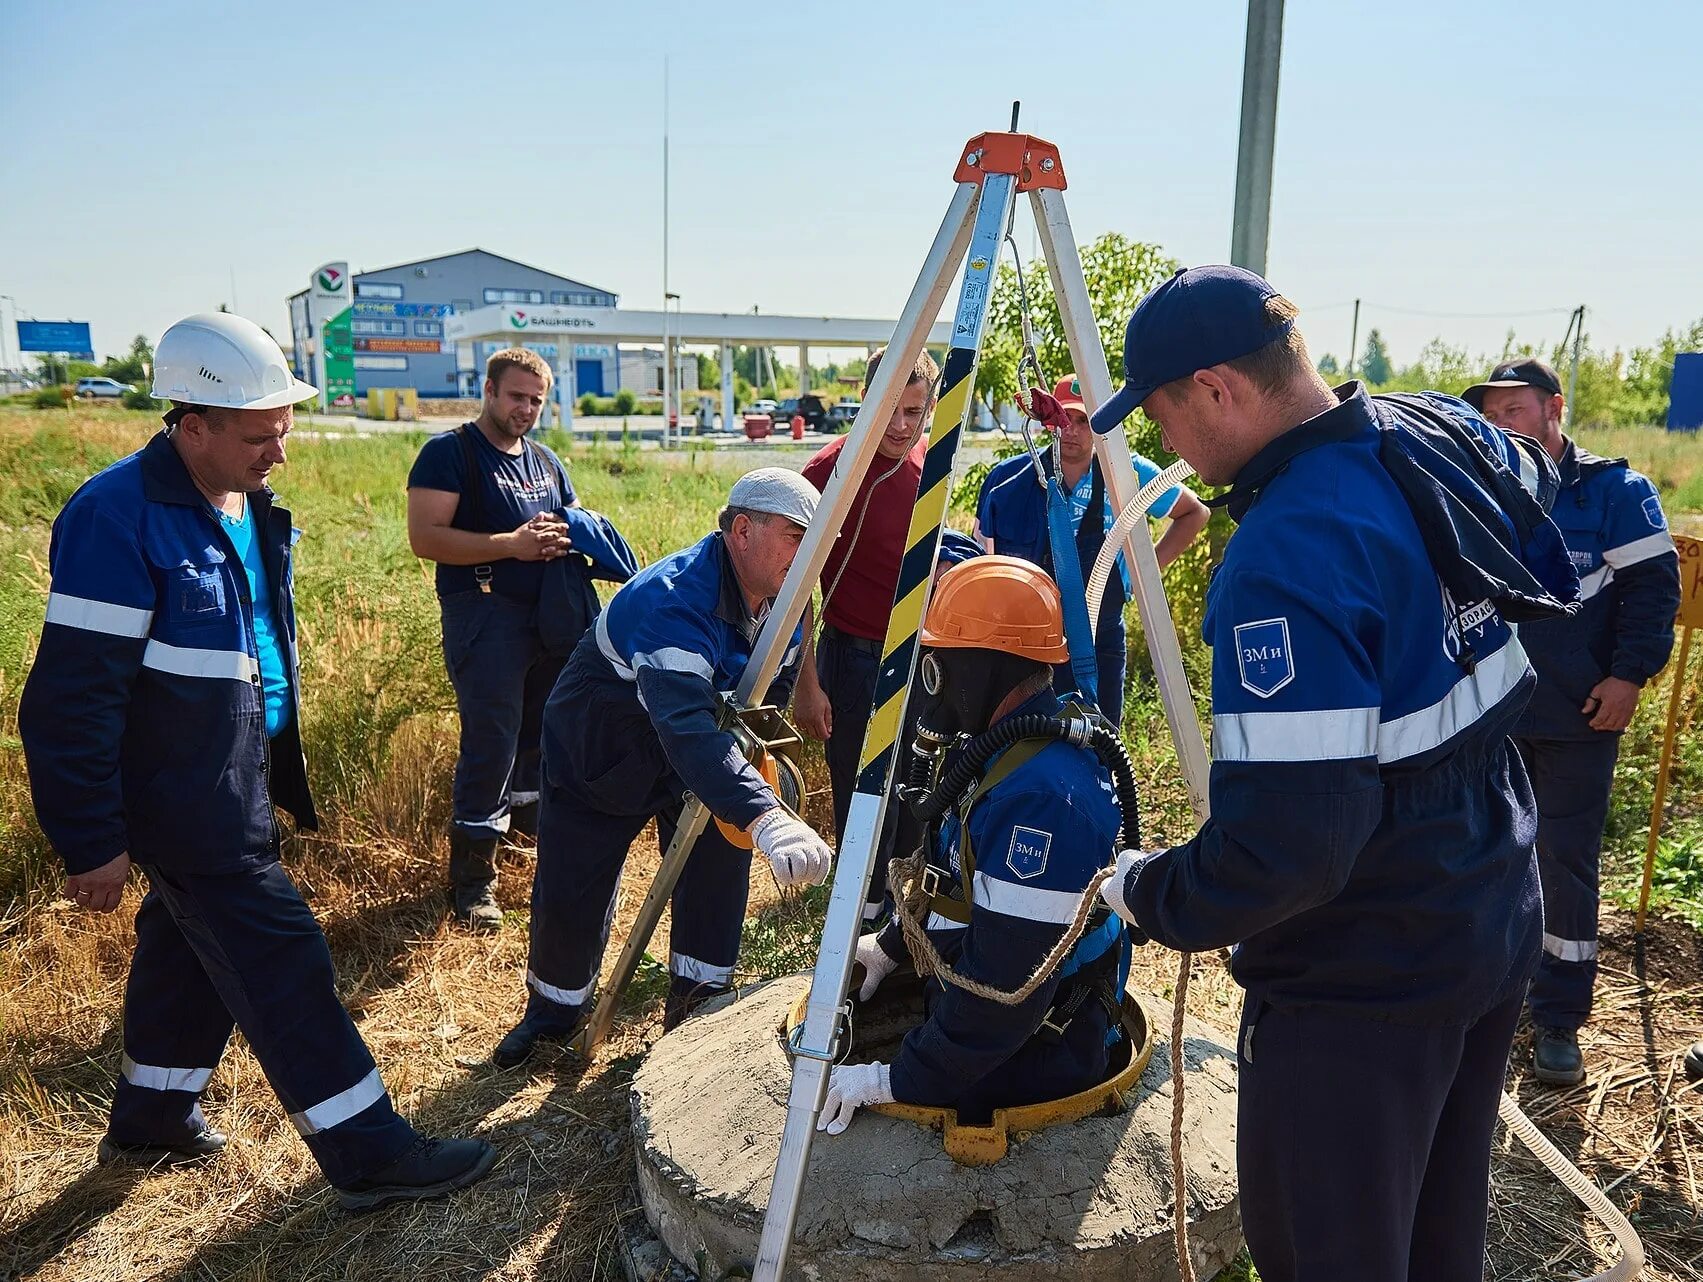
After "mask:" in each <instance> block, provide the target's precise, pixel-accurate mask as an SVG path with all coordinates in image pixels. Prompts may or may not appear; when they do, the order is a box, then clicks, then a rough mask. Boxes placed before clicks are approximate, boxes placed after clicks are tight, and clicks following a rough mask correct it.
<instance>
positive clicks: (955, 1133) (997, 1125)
mask: <svg viewBox="0 0 1703 1282" xmlns="http://www.w3.org/2000/svg"><path fill="white" fill-rule="evenodd" d="M809 1000H810V994H809V992H808V991H806V992H804V993H800V994H799V997H798V1000H797V1001H796V1002H794V1003H793V1006H792V1010H791V1011H790V1012H789V1013H788V1015H787V1021H786V1029H785V1033H786V1038H785V1040H786V1041H788V1043H790V1041H791V1037H792V1035H793V1034H794V1033H796V1032H797V1030H798V1028H799V1026H800V1025H802V1024H803V1023H804V1008H805V1005H806V1004H807V1003H808V1002H809ZM1122 1010H1123V1028H1124V1034H1125V1036H1127V1037H1128V1038H1129V1044H1130V1046H1132V1047H1133V1048H1134V1053H1133V1054H1132V1055H1131V1056H1130V1061H1129V1064H1128V1065H1127V1066H1126V1067H1125V1068H1124V1069H1123V1070H1122V1071H1120V1072H1118V1073H1116V1074H1114V1075H1113V1076H1111V1077H1109V1078H1107V1079H1106V1080H1105V1081H1103V1082H1101V1083H1100V1084H1099V1085H1097V1086H1091V1087H1089V1088H1088V1089H1087V1090H1085V1091H1078V1092H1077V1093H1076V1094H1074V1095H1066V1096H1065V1097H1063V1098H1062V1099H1055V1100H1043V1101H1041V1102H1040V1103H1038V1104H1023V1105H1019V1106H1017V1107H1014V1108H996V1109H995V1110H994V1111H993V1120H992V1121H991V1122H990V1123H989V1124H988V1125H986V1126H971V1125H967V1124H965V1123H962V1122H960V1121H959V1120H958V1110H957V1109H954V1108H929V1107H926V1106H924V1105H921V1104H874V1105H871V1106H870V1107H872V1108H873V1109H874V1110H875V1111H876V1112H877V1113H884V1114H886V1115H887V1116H888V1117H897V1118H900V1119H902V1120H904V1121H907V1122H915V1123H916V1124H917V1125H919V1126H927V1127H931V1128H932V1129H934V1130H936V1131H939V1132H940V1138H941V1144H942V1146H943V1147H944V1148H945V1149H946V1155H947V1156H948V1157H950V1158H951V1159H952V1160H953V1161H954V1162H957V1163H958V1164H959V1165H960V1166H989V1165H991V1164H992V1163H994V1162H997V1161H999V1159H1000V1158H1002V1157H1004V1156H1005V1154H1006V1152H1007V1150H1008V1149H1009V1148H1010V1145H1011V1139H1012V1137H1013V1136H1015V1137H1016V1138H1017V1139H1018V1141H1022V1140H1024V1139H1026V1138H1027V1137H1028V1136H1029V1135H1030V1134H1031V1133H1033V1132H1035V1131H1039V1130H1042V1129H1044V1128H1045V1127H1048V1126H1059V1125H1062V1124H1064V1123H1066V1122H1079V1121H1081V1120H1082V1119H1083V1118H1085V1117H1092V1116H1093V1115H1094V1114H1095V1113H1100V1112H1104V1111H1107V1110H1108V1109H1110V1110H1112V1111H1116V1112H1121V1111H1122V1110H1123V1107H1124V1097H1125V1096H1126V1095H1128V1094H1129V1093H1130V1092H1131V1091H1132V1090H1134V1089H1135V1084H1136V1083H1137V1082H1138V1081H1140V1080H1141V1075H1142V1073H1144V1072H1145V1071H1146V1070H1147V1062H1148V1061H1149V1060H1150V1059H1152V1058H1153V1029H1152V1027H1151V1026H1150V1025H1149V1024H1148V1022H1147V1012H1146V1011H1144V1010H1143V1009H1142V1008H1141V1003H1140V1002H1138V1001H1136V1000H1135V998H1133V997H1131V996H1130V995H1129V994H1128V993H1125V994H1124V995H1123V1007H1122Z"/></svg>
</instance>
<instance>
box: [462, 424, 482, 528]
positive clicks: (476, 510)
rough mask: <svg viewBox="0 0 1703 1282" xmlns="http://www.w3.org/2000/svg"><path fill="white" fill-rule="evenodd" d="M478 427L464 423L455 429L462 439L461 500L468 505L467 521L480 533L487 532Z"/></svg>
mask: <svg viewBox="0 0 1703 1282" xmlns="http://www.w3.org/2000/svg"><path fill="white" fill-rule="evenodd" d="M477 430H478V429H477V428H475V427H474V426H473V425H472V424H471V423H463V424H462V425H461V426H460V427H458V428H456V429H455V434H456V436H457V437H459V438H460V440H461V464H462V467H461V470H462V478H461V501H462V502H463V503H465V504H466V505H467V523H468V525H469V526H471V527H472V528H473V529H474V530H475V531H476V532H478V533H481V534H483V533H485V491H484V488H483V487H482V486H481V485H480V484H479V450H478V447H477V446H476V445H474V443H473V433H474V432H475V431H477Z"/></svg>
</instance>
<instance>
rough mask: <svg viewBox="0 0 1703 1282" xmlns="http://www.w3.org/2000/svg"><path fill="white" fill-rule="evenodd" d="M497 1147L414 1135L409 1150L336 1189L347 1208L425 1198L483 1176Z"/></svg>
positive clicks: (368, 1207)
mask: <svg viewBox="0 0 1703 1282" xmlns="http://www.w3.org/2000/svg"><path fill="white" fill-rule="evenodd" d="M496 1160H497V1150H496V1149H494V1148H492V1147H491V1146H490V1145H489V1144H487V1143H485V1141H484V1140H472V1139H468V1140H432V1139H427V1138H426V1137H425V1136H424V1135H421V1136H419V1137H418V1138H416V1139H415V1141H414V1143H413V1144H412V1145H411V1146H410V1147H409V1149H408V1151H407V1152H406V1153H404V1154H403V1155H402V1156H401V1157H399V1158H397V1159H396V1160H395V1161H394V1162H392V1163H391V1164H390V1165H389V1166H386V1167H381V1168H380V1169H379V1170H376V1171H374V1172H373V1173H372V1174H371V1175H369V1176H368V1177H367V1178H366V1179H364V1180H356V1181H355V1182H354V1183H353V1184H345V1185H341V1186H339V1188H338V1189H337V1200H338V1201H339V1202H341V1203H342V1204H343V1209H344V1210H347V1211H376V1210H377V1209H378V1208H379V1207H381V1206H389V1205H390V1204H391V1203H392V1202H424V1201H426V1200H428V1199H429V1198H434V1197H442V1196H443V1195H444V1194H446V1193H453V1192H454V1191H455V1190H456V1189H460V1188H466V1187H467V1186H468V1185H469V1184H472V1183H475V1182H476V1181H478V1180H481V1179H483V1178H484V1177H485V1174H486V1173H487V1172H488V1171H489V1170H490V1169H491V1166H492V1164H493V1163H495V1162H496Z"/></svg>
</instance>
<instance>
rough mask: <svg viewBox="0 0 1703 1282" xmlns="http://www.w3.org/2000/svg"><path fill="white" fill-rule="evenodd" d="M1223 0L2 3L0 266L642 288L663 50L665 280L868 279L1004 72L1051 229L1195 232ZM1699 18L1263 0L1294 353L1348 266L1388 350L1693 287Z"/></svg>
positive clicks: (651, 256) (262, 289)
mask: <svg viewBox="0 0 1703 1282" xmlns="http://www.w3.org/2000/svg"><path fill="white" fill-rule="evenodd" d="M735 12H737V13H738V17H737V19H735V18H733V17H731V16H730V15H732V14H733V13H735ZM971 13H974V14H975V17H974V18H973V19H972V18H968V17H966V15H968V14H971ZM1245 16H1246V10H1245V7H1244V5H1243V4H1241V3H1239V2H1238V0H1202V2H1198V3H1195V4H1191V5H1181V4H1152V3H1125V4H1088V3H1074V2H1072V0H1053V2H1052V3H1048V4H1044V5H1017V4H1014V3H1007V2H1006V0H984V2H982V3H979V4H977V5H974V6H971V5H962V4H948V5H941V4H934V5H918V4H914V3H911V4H904V3H888V0H864V2H863V3H859V4H857V5H843V4H837V5H831V6H830V5H820V4H812V3H808V2H807V0H804V2H801V0H792V2H791V3H787V4H764V3H749V2H748V3H745V4H743V5H740V6H738V7H737V10H735V7H733V6H720V5H687V4H655V3H643V2H642V0H632V2H630V3H620V4H612V3H604V4H581V3H574V4H567V3H556V4H549V5H512V6H503V7H501V8H497V9H489V8H485V7H483V6H477V5H474V4H471V3H457V4H448V3H436V2H433V0H417V2H415V3H411V4H407V5H403V4H396V3H384V4H381V3H348V2H347V0H345V2H344V3H341V4H323V3H318V2H317V0H314V2H312V3H298V4H294V5H288V6H286V5H271V4H266V5H262V4H258V3H235V4H211V3H208V4H190V3H183V2H181V0H157V2H155V3H150V4H147V5H138V4H133V3H122V4H119V3H77V2H76V0H67V2H63V3H54V4H51V5H50V4H39V3H37V4H31V3H26V0H0V121H3V122H4V125H5V129H4V135H3V136H4V137H5V139H6V142H5V145H4V147H3V148H0V191H3V192H4V193H5V197H4V199H3V200H0V294H9V295H12V296H13V297H15V298H16V299H17V300H18V304H19V306H20V307H21V308H22V309H23V311H24V314H25V315H26V316H27V315H30V314H33V315H35V316H37V317H40V318H43V319H49V318H51V319H58V318H64V317H71V318H75V319H86V320H89V321H91V322H92V323H93V325H94V337H95V342H96V345H97V347H99V348H100V349H101V350H102V351H103V352H105V351H111V350H117V349H119V348H122V347H123V346H124V345H126V344H127V343H128V341H129V338H130V336H131V335H132V334H135V333H137V332H142V333H146V334H148V335H150V336H157V335H158V333H159V332H160V331H161V330H162V329H163V328H164V327H165V326H166V325H167V324H169V323H170V322H171V321H172V320H174V319H175V318H177V317H178V316H181V315H183V314H185V313H188V312H191V311H196V310H204V309H208V308H211V307H214V306H216V305H217V304H218V303H220V302H228V301H230V300H231V298H232V276H233V273H234V277H235V301H236V304H237V308H238V309H239V310H240V311H242V312H243V313H245V314H247V315H249V316H252V317H254V318H255V319H257V320H259V321H260V322H261V323H263V324H265V325H267V326H268V327H270V328H272V329H273V330H274V332H277V333H284V332H286V331H287V323H286V319H285V308H284V299H285V297H286V296H287V295H289V294H290V293H292V292H294V291H295V290H296V289H298V288H300V287H301V286H302V285H303V284H304V283H305V281H306V277H307V273H308V272H309V271H310V270H311V269H312V268H313V267H315V266H316V265H317V264H319V263H321V262H324V261H326V260H329V259H335V258H347V259H348V260H349V261H350V262H351V263H352V264H353V265H354V266H355V267H356V269H357V270H359V269H361V268H363V267H368V268H371V267H379V266H383V265H386V264H389V263H393V262H398V261H405V260H409V259H413V258H420V257H426V256H430V255H433V254H437V253H443V252H449V251H452V250H457V249H463V248H467V247H470V246H475V245H477V246H482V247H484V248H486V249H490V250H492V251H494V252H497V253H501V254H506V255H508V256H510V257H514V258H518V259H521V260H523V261H526V262H530V263H534V264H537V265H539V266H543V267H547V268H550V269H553V270H556V271H560V272H562V273H564V274H567V275H570V276H577V277H579V278H581V279H583V280H587V281H590V282H592V283H594V284H596V285H599V286H602V287H605V288H609V289H613V290H615V291H617V292H618V293H620V294H621V295H622V296H623V299H624V301H625V302H627V303H629V304H630V305H633V306H644V307H650V306H656V305H657V303H658V300H659V299H660V295H661V289H662V284H661V262H660V252H659V251H660V244H661V235H662V218H661V163H660V153H661V143H660V139H661V126H662V100H661V79H662V63H663V55H664V53H667V55H668V56H669V60H670V66H671V83H672V113H671V119H672V129H671V137H672V144H671V145H672V154H673V167H672V172H673V183H672V191H673V198H672V218H671V228H672V234H671V244H672V270H671V280H670V284H671V287H672V288H673V289H674V291H675V292H677V293H679V294H681V295H682V296H683V300H684V301H683V305H684V307H685V308H686V309H687V310H704V311H721V310H743V309H747V308H749V307H750V306H752V305H753V304H760V305H761V306H762V308H763V310H765V311H775V312H804V313H811V314H822V313H830V312H831V313H836V314H840V315H853V316H858V315H861V316H892V315H895V314H896V313H897V310H898V308H899V306H900V304H901V303H902V301H903V299H904V297H905V294H906V292H907V290H908V289H909V287H910V284H911V282H912V279H913V278H914V276H915V273H916V271H917V268H918V266H919V263H920V258H921V255H922V253H923V251H924V249H925V248H926V246H927V244H928V241H929V239H930V237H931V235H932V233H933V230H934V228H935V227H936V225H937V224H938V222H939V220H940V217H941V214H942V212H943V210H944V207H945V203H946V200H947V197H948V195H949V191H950V181H951V180H950V175H951V169H952V165H953V162H954V160H955V158H956V151H957V148H958V146H959V145H960V143H961V142H962V141H963V140H964V139H966V138H968V137H969V136H971V135H972V134H975V133H978V132H981V131H982V130H986V129H999V128H1003V127H1004V125H1005V123H1006V120H1007V116H1008V112H1009V108H1010V100H1011V99H1012V98H1014V97H1017V98H1021V99H1022V100H1023V104H1024V106H1023V126H1024V128H1026V129H1027V130H1028V131H1030V132H1033V133H1036V134H1039V135H1041V136H1043V137H1047V138H1050V139H1052V140H1053V141H1054V142H1056V143H1058V144H1059V146H1060V147H1061V149H1062V150H1063V153H1064V157H1065V167H1066V171H1067V173H1068V175H1069V177H1070V180H1071V187H1070V191H1069V195H1068V201H1069V204H1070V209H1071V213H1072V218H1073V221H1074V223H1075V226H1076V229H1077V233H1078V237H1079V239H1082V240H1084V241H1085V240H1087V239H1089V238H1091V237H1092V236H1094V235H1096V234H1098V233H1100V232H1103V231H1107V230H1117V231H1121V232H1124V233H1126V234H1128V235H1131V236H1134V237H1137V238H1140V239H1144V240H1152V241H1157V242H1158V243H1160V244H1161V245H1163V246H1164V248H1165V249H1166V250H1167V251H1168V252H1170V253H1171V254H1173V255H1175V256H1177V257H1179V258H1181V259H1183V260H1184V261H1185V262H1206V261H1215V260H1223V259H1224V258H1226V257H1227V256H1228V252H1229V241H1230V208H1231V195H1232V189H1233V186H1234V179H1235V167H1236V131H1237V122H1238V119H1239V110H1240V91H1241V63H1242V52H1243V36H1244V23H1245ZM718 24H720V25H718ZM1700 51H1703V6H1696V5H1690V4H1678V3H1670V4H1655V3H1623V4H1620V5H1618V6H1615V7H1614V8H1613V9H1612V10H1611V9H1604V8H1603V7H1602V6H1601V5H1600V4H1594V3H1593V4H1586V3H1574V2H1571V0H1557V2H1555V3H1551V4H1549V5H1546V6H1542V7H1541V8H1540V7H1538V6H1535V5H1530V4H1516V3H1512V2H1509V0H1479V2H1477V3H1466V2H1464V0H1425V2H1424V3H1420V4H1403V5H1382V4H1380V5H1371V4H1350V3H1347V2H1346V0H1290V3H1289V5H1288V14H1287V18H1286V25H1285V32H1284V64H1283V73H1282V81H1281V92H1280V98H1279V104H1278V141H1277V157H1276V174H1277V180H1276V186H1275V193H1274V201H1273V213H1272V235H1271V249H1270V258H1269V263H1268V275H1269V276H1270V277H1271V279H1272V280H1273V281H1274V282H1275V283H1276V284H1277V285H1278V287H1279V288H1280V289H1282V290H1283V291H1284V292H1285V293H1287V294H1288V295H1289V296H1290V297H1292V298H1293V299H1295V301H1296V302H1297V303H1299V304H1300V305H1301V307H1302V311H1303V317H1302V325H1303V328H1304V329H1305V330H1306V331H1307V332H1308V334H1309V337H1310V339H1311V344H1312V347H1313V349H1314V351H1315V353H1322V352H1325V351H1334V352H1335V353H1337V354H1338V355H1339V356H1341V355H1342V354H1343V352H1344V350H1345V349H1346V347H1347V344H1348V330H1349V321H1350V306H1349V303H1350V300H1352V299H1354V298H1356V297H1359V298H1362V299H1364V300H1365V304H1364V308H1363V314H1362V322H1361V337H1362V340H1363V339H1364V336H1365V333H1366V331H1367V329H1368V328H1370V327H1371V326H1374V325H1375V326H1377V327H1378V328H1379V329H1381V330H1382V331H1383V333H1384V335H1385V336H1386V338H1387V339H1388V340H1389V342H1390V344H1391V347H1392V349H1393V351H1394V353H1395V355H1396V356H1397V358H1398V359H1407V358H1411V357H1412V356H1413V355H1414V354H1416V353H1417V351H1418V348H1419V346H1420V345H1421V344H1422V343H1423V342H1425V341H1426V340H1427V339H1429V338H1431V337H1433V336H1434V335H1439V334H1441V335H1443V336H1445V337H1446V338H1448V339H1449V340H1451V341H1453V342H1456V343H1460V344H1465V345H1467V346H1468V347H1470V348H1471V349H1473V350H1474V351H1489V352H1492V353H1494V352H1496V351H1499V350H1500V348H1501V344H1502V336H1503V334H1504V332H1505V331H1506V330H1507V329H1508V328H1509V327H1510V326H1513V327H1515V328H1516V329H1517V330H1518V331H1519V333H1520V334H1521V335H1522V336H1524V337H1526V338H1529V339H1531V340H1534V341H1535V340H1541V341H1543V342H1545V343H1548V342H1553V341H1555V340H1556V339H1558V338H1559V337H1560V336H1561V333H1562V330H1563V329H1564V328H1565V326H1566V321H1567V317H1566V312H1567V311H1568V310H1569V309H1570V308H1572V307H1573V306H1574V305H1575V304H1577V303H1581V302H1582V303H1584V304H1586V305H1587V306H1588V307H1589V308H1590V314H1589V322H1588V327H1589V330H1590V333H1591V336H1592V338H1593V340H1594V341H1596V342H1597V343H1598V344H1599V345H1608V346H1612V345H1630V344H1634V343H1640V342H1647V341H1650V340H1652V339H1654V338H1655V337H1656V336H1657V335H1659V334H1660V332H1661V331H1662V330H1663V329H1665V328H1667V327H1669V326H1673V325H1679V324H1683V323H1688V322H1690V321H1691V320H1693V319H1695V318H1696V317H1698V316H1699V315H1703V244H1700V243H1699V242H1700V235H1699V233H1700V231H1703V213H1700V212H1699V211H1703V165H1699V163H1698V156H1699V152H1700V146H1699V143H1698V139H1697V128H1698V124H1699V114H1700V113H1699V111H1698V109H1697V107H1696V97H1695V95H1696V89H1695V85H1696V78H1697V71H1696V66H1697V63H1696V60H1697V58H1698V56H1699V52H1700ZM1026 216H1027V214H1026V210H1025V211H1024V214H1023V215H1022V217H1024V218H1026ZM1023 225H1024V224H1023V223H1022V222H1020V224H1019V226H1020V228H1021V227H1022V226H1023ZM1018 240H1019V243H1020V244H1021V245H1022V246H1023V248H1024V251H1025V253H1027V251H1028V247H1029V243H1030V241H1029V237H1028V234H1027V232H1025V231H1021V230H1020V232H1019V235H1018ZM1398 309H1399V310H1398ZM1416 312H1429V313H1451V314H1457V315H1417V314H1414V313H1416ZM1526 313H1537V314H1531V315H1527V314H1526ZM11 341H12V336H10V335H8V343H9V344H10V343H11Z"/></svg>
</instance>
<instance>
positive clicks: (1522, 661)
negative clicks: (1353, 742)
mask: <svg viewBox="0 0 1703 1282" xmlns="http://www.w3.org/2000/svg"><path fill="white" fill-rule="evenodd" d="M1529 666H1530V665H1529V664H1528V663H1527V662H1526V652H1525V650H1524V649H1523V648H1522V647H1521V645H1520V642H1519V639H1518V638H1517V637H1514V636H1510V637H1509V638H1508V643H1507V644H1506V645H1504V646H1503V647H1502V648H1501V649H1500V650H1498V651H1496V653H1495V654H1493V655H1491V656H1490V657H1489V658H1487V659H1485V660H1484V661H1483V662H1481V663H1480V664H1479V665H1478V666H1477V667H1476V668H1474V669H1473V671H1472V672H1471V674H1470V675H1469V674H1463V675H1462V676H1461V678H1460V680H1458V681H1456V682H1455V684H1454V685H1453V686H1452V687H1451V688H1450V690H1449V693H1448V694H1446V695H1444V696H1443V697H1442V698H1441V699H1439V700H1438V701H1437V702H1436V703H1434V704H1432V705H1431V706H1430V707H1428V708H1420V709H1419V710H1418V711H1416V712H1410V713H1408V714H1407V715H1406V716H1405V717H1397V718H1395V719H1394V720H1393V721H1386V722H1384V723H1383V724H1382V725H1381V726H1379V727H1378V760H1379V761H1381V762H1386V763H1387V762H1391V761H1402V760H1404V759H1406V758H1408V757H1414V756H1418V755H1419V754H1420V753H1422V752H1428V751H1430V750H1431V749H1432V748H1435V747H1437V746H1438V745H1440V744H1444V743H1447V742H1448V741H1449V740H1450V739H1453V738H1454V737H1455V736H1456V735H1458V734H1459V733H1460V732H1461V731H1463V730H1465V729H1466V728H1467V727H1468V726H1471V725H1473V724H1474V723H1475V722H1477V721H1478V720H1479V719H1480V718H1481V717H1483V716H1484V715H1485V714H1486V713H1488V712H1489V711H1490V710H1491V709H1492V708H1494V707H1496V705H1497V704H1499V703H1501V702H1502V700H1503V699H1506V698H1507V697H1508V695H1509V694H1511V693H1512V692H1513V689H1514V687H1515V686H1517V685H1519V683H1520V681H1521V679H1522V678H1523V677H1524V676H1525V675H1526V672H1527V670H1528V668H1529Z"/></svg>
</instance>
